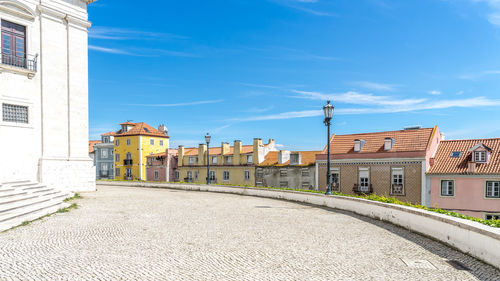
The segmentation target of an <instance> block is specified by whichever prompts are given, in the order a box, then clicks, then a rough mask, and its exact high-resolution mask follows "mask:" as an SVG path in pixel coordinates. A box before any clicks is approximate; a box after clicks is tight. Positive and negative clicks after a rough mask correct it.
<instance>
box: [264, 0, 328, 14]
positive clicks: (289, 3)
mask: <svg viewBox="0 0 500 281" xmlns="http://www.w3.org/2000/svg"><path fill="white" fill-rule="evenodd" d="M269 1H271V2H274V3H277V4H280V5H282V6H285V7H288V8H291V9H295V10H298V11H302V12H305V13H308V14H311V15H315V16H322V17H333V16H334V15H333V14H331V13H328V12H323V11H319V10H315V9H311V8H308V7H304V6H303V5H304V4H305V5H310V4H316V3H318V2H319V1H317V0H269Z"/></svg>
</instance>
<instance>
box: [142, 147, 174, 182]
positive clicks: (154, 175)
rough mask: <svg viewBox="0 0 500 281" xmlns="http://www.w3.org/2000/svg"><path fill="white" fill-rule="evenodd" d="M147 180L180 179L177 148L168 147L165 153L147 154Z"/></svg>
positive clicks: (167, 180)
mask: <svg viewBox="0 0 500 281" xmlns="http://www.w3.org/2000/svg"><path fill="white" fill-rule="evenodd" d="M146 158H147V166H146V180H147V181H166V182H169V181H178V180H179V177H178V176H177V177H176V171H177V149H167V150H166V151H165V152H163V153H157V154H152V155H148V156H146Z"/></svg>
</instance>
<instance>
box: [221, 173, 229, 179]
mask: <svg viewBox="0 0 500 281" xmlns="http://www.w3.org/2000/svg"><path fill="white" fill-rule="evenodd" d="M222 178H223V180H225V181H228V180H229V171H224V172H223V174H222Z"/></svg>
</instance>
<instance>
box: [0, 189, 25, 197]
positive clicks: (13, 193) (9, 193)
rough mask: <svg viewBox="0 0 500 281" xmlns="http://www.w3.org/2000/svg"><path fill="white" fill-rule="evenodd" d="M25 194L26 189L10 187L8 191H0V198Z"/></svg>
mask: <svg viewBox="0 0 500 281" xmlns="http://www.w3.org/2000/svg"><path fill="white" fill-rule="evenodd" d="M26 194H28V192H27V191H23V190H15V189H11V190H9V191H5V192H0V199H2V198H7V197H13V196H18V195H26Z"/></svg>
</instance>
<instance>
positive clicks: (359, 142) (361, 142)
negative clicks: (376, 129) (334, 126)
mask: <svg viewBox="0 0 500 281" xmlns="http://www.w3.org/2000/svg"><path fill="white" fill-rule="evenodd" d="M364 145H365V140H358V139H356V140H354V152H360V151H361V149H363V146H364Z"/></svg>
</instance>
